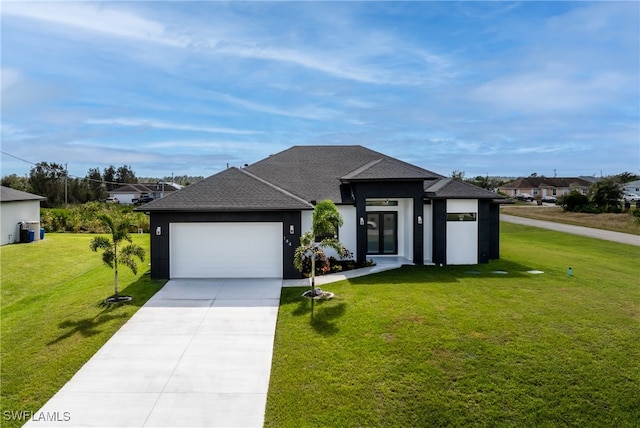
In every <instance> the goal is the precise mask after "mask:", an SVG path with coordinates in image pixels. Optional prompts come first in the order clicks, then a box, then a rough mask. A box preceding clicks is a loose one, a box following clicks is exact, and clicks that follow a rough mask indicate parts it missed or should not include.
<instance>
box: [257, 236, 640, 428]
mask: <svg viewBox="0 0 640 428" xmlns="http://www.w3.org/2000/svg"><path fill="white" fill-rule="evenodd" d="M501 227H502V233H501V239H502V245H501V252H502V254H501V255H502V258H501V259H500V260H498V261H494V262H491V263H490V264H488V265H480V266H473V267H468V266H459V267H444V268H440V267H405V268H402V269H399V270H394V271H389V272H385V273H381V274H378V275H373V276H368V277H362V278H356V279H352V280H350V281H343V282H340V283H335V284H330V285H327V286H326V287H325V288H326V289H328V290H330V291H332V292H334V293H336V296H337V297H336V298H335V299H333V300H331V301H327V302H322V303H315V305H314V306H313V307H312V306H311V303H310V302H309V301H307V300H304V299H302V298H301V297H300V294H301V293H302V292H303V291H304V288H290V289H283V294H282V300H281V306H280V312H279V316H278V325H277V333H276V339H275V347H274V356H273V367H272V373H271V381H270V388H269V395H268V403H267V412H266V418H265V425H266V426H271V427H302V426H314V427H324V426H344V427H347V426H348V427H355V426H359V427H360V426H384V427H389V426H391V427H393V426H396V427H409V426H411V427H414V426H487V427H494V426H514V427H523V426H536V427H537V426H549V427H550V426H553V427H557V426H602V427H611V426H616V427H625V426H628V427H637V426H640V394H638V391H640V366H639V364H638V362H639V361H640V345H639V344H640V287H639V284H638V281H639V273H640V268H639V267H638V266H639V265H638V261H639V260H640V247H632V246H627V245H623V244H617V243H613V242H607V241H601V240H595V239H590V238H585V237H580V236H574V235H567V234H561V233H557V232H553V231H547V230H542V229H537V228H530V227H526V226H521V225H516V224H509V223H502V224H501ZM569 266H571V267H572V270H573V275H572V276H568V275H567V269H568V267H569ZM498 270H499V271H505V272H507V273H506V274H504V273H493V271H498ZM529 270H540V271H544V273H542V274H531V273H527V271H529ZM473 271H475V272H473Z"/></svg>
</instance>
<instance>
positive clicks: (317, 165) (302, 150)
mask: <svg viewBox="0 0 640 428" xmlns="http://www.w3.org/2000/svg"><path fill="white" fill-rule="evenodd" d="M359 180H367V181H397V180H400V181H402V180H418V181H419V180H423V181H424V186H425V196H426V197H429V198H452V199H456V198H458V199H461V198H468V199H500V196H498V195H496V194H495V193H493V192H489V191H488V190H484V189H481V188H479V187H476V186H473V185H471V184H468V183H462V182H458V181H455V180H451V179H447V178H444V177H443V176H441V175H439V174H436V173H434V172H431V171H428V170H426V169H422V168H419V167H417V166H415V165H411V164H409V163H406V162H403V161H401V160H398V159H395V158H392V157H389V156H386V155H384V154H381V153H378V152H375V151H373V150H369V149H367V148H365V147H362V146H294V147H291V148H290V149H287V150H285V151H283V152H280V153H277V154H275V155H271V156H269V157H268V158H266V159H263V160H261V161H259V162H257V163H255V164H253V165H251V166H248V167H246V168H245V169H238V168H229V169H227V170H224V171H222V172H220V173H218V174H215V175H212V176H211V177H209V178H206V179H204V180H202V181H199V182H197V183H195V184H192V185H191V186H188V187H186V188H184V189H182V190H179V191H177V192H173V193H172V194H170V195H168V196H165V197H164V198H162V199H157V200H155V201H152V202H150V203H148V204H146V205H144V206H143V207H141V208H138V210H141V211H251V210H259V211H264V210H301V209H302V210H305V209H313V205H311V203H310V202H311V201H321V200H324V199H331V200H332V201H334V202H336V203H347V202H350V203H352V202H353V201H351V200H350V191H349V189H348V187H349V185H348V183H349V182H351V181H359Z"/></svg>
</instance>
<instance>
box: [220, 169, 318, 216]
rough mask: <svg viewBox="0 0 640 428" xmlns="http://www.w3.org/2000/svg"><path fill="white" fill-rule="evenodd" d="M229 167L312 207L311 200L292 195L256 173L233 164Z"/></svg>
mask: <svg viewBox="0 0 640 428" xmlns="http://www.w3.org/2000/svg"><path fill="white" fill-rule="evenodd" d="M231 168H232V169H237V170H238V171H240V172H241V173H243V174H245V175H247V176H248V177H251V178H253V179H255V180H258V181H259V182H261V183H263V184H266V185H267V186H269V187H271V188H272V189H274V190H277V191H278V192H280V193H282V194H283V195H286V196H288V197H290V198H293V199H295V200H297V201H298V202H302V203H304V204H307V205H309V206H310V207H313V205H312V204H311V202H309V201H305V200H304V199H302V198H301V197H299V196H296V195H294V194H293V193H291V192H289V191H287V190H285V189H283V188H282V187H279V186H276V185H275V184H273V183H270V182H268V181H267V180H265V179H264V178H261V177H258V176H257V175H255V174H252V173H250V172H249V171H245V170H244V169H241V168H238V167H235V166H232V167H231Z"/></svg>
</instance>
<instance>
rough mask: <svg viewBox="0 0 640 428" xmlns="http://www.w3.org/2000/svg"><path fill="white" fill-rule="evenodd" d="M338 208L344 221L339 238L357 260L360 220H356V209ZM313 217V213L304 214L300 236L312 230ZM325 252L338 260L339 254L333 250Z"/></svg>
mask: <svg viewBox="0 0 640 428" xmlns="http://www.w3.org/2000/svg"><path fill="white" fill-rule="evenodd" d="M337 208H338V211H339V212H340V214H341V215H342V219H343V220H344V224H343V225H342V226H340V228H339V229H338V237H339V239H340V242H342V245H344V246H345V247H347V249H348V250H349V251H351V252H352V253H353V258H354V259H355V258H356V257H357V254H356V253H357V252H356V246H357V242H358V240H357V236H356V233H357V232H356V229H357V222H358V219H357V218H356V207H353V206H346V205H338V206H337ZM312 216H313V211H303V212H302V230H301V231H300V235H302V234H303V233H306V232H308V231H310V230H311V225H312ZM325 252H326V254H327V256H328V257H335V258H338V254H337V253H336V252H335V250H333V249H332V248H327V249H325Z"/></svg>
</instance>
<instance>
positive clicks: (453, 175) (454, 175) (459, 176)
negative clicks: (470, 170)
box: [451, 169, 464, 181]
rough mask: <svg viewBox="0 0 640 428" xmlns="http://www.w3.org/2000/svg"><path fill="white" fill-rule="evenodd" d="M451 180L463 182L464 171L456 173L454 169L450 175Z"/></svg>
mask: <svg viewBox="0 0 640 428" xmlns="http://www.w3.org/2000/svg"><path fill="white" fill-rule="evenodd" d="M451 178H453V179H454V180H458V181H462V180H464V171H458V170H457V169H454V170H453V172H452V173H451Z"/></svg>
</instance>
